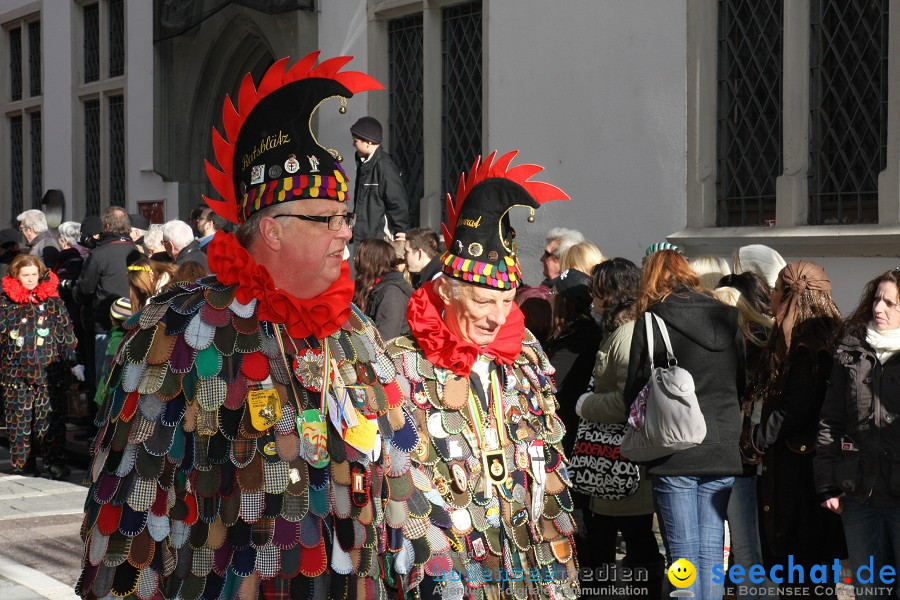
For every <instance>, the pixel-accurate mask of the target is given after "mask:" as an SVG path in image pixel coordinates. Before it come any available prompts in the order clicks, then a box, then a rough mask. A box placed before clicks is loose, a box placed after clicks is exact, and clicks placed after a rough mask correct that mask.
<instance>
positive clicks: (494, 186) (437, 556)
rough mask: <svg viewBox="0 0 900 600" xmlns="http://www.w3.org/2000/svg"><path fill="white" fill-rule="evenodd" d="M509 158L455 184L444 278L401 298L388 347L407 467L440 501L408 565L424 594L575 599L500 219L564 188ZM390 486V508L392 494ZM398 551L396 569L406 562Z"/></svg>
mask: <svg viewBox="0 0 900 600" xmlns="http://www.w3.org/2000/svg"><path fill="white" fill-rule="evenodd" d="M515 155H516V153H515V152H511V153H509V154H506V155H504V156H501V157H499V158H496V160H495V157H496V153H495V154H492V155H491V156H489V157H488V159H487V160H486V161H484V162H481V160H480V159H479V160H477V161H476V162H475V164H474V165H473V166H472V169H471V170H470V172H469V174H468V176H463V177H461V178H460V184H459V188H458V191H457V195H456V200H455V202H454V201H453V199H452V198H450V197H449V196H448V222H449V226H447V225H445V227H444V241H445V243H446V244H447V251H446V252H444V253H443V255H442V256H441V265H442V274H441V276H440V277H438V278H437V279H435V280H433V281H430V282H428V283H426V284H424V285H423V286H422V287H421V288H419V289H418V290H417V291H416V292H415V293H414V294H413V296H412V298H411V299H410V303H409V308H408V310H407V320H408V322H409V327H410V331H411V334H410V335H409V336H406V337H403V336H401V337H399V338H396V339H394V340H392V341H391V342H390V343H389V344H388V354H389V355H390V356H392V357H393V359H394V364H395V365H396V367H397V371H398V382H399V384H400V386H401V388H402V391H403V395H404V398H405V401H406V406H407V408H408V409H409V411H410V412H411V413H412V414H413V416H414V418H415V420H416V423H417V424H418V426H419V434H420V442H419V444H418V446H417V447H416V449H415V451H414V452H413V454H412V461H413V466H414V468H415V469H416V470H417V471H419V473H420V476H422V477H427V479H428V480H430V481H431V482H432V485H433V486H434V489H433V491H432V497H434V498H436V499H437V498H440V500H441V501H442V502H441V503H440V508H441V510H440V511H432V513H431V514H429V515H425V516H423V517H421V519H418V520H421V521H422V523H424V524H428V523H430V524H433V525H434V524H436V525H439V526H440V527H441V531H442V532H443V533H444V538H442V539H431V538H429V542H430V557H429V559H428V561H427V562H426V563H424V564H423V565H422V567H421V568H420V569H418V572H414V573H413V577H412V578H413V580H416V581H421V585H420V592H421V596H422V597H423V598H437V597H443V598H447V597H451V598H526V597H529V598H573V597H575V595H576V593H577V585H578V579H577V564H576V557H575V554H574V544H573V542H572V536H573V533H574V528H575V527H574V522H573V519H572V517H571V511H572V508H573V506H572V497H571V495H570V494H569V487H570V482H569V478H568V475H567V473H566V467H565V463H564V458H563V452H562V446H561V442H562V438H563V434H564V427H563V424H562V421H561V420H560V419H559V418H558V417H557V415H556V409H557V403H556V399H555V397H554V384H553V380H552V375H553V367H552V366H551V365H550V362H549V361H548V359H547V356H546V355H545V354H544V352H543V350H542V349H541V347H540V345H539V344H538V342H537V341H536V339H535V338H534V336H533V335H532V334H531V332H529V331H528V330H527V329H526V328H525V324H524V317H523V315H522V312H521V311H520V310H519V308H518V307H517V306H516V304H515V301H514V297H515V293H516V287H517V286H518V285H519V284H520V282H521V271H520V268H519V262H518V257H517V249H516V243H515V241H514V237H515V231H514V230H513V228H512V226H511V225H510V217H509V212H510V210H511V209H512V208H513V207H516V206H522V207H526V208H528V209H530V211H531V213H532V217H530V218H529V220H530V221H531V220H533V214H534V209H535V208H537V207H538V206H539V205H540V204H541V203H543V202H546V201H548V200H567V199H568V196H567V195H566V194H565V193H564V192H562V190H560V189H558V188H556V187H554V186H552V185H549V184H547V183H542V182H538V181H529V179H530V177H531V176H532V175H534V174H535V173H537V172H538V171H540V170H541V168H540V167H538V166H535V165H519V166H516V167H510V163H511V162H512V160H513V157H514V156H515ZM389 492H390V496H389V504H390V503H391V502H393V501H395V500H396V501H401V500H402V499H401V498H395V495H394V490H393V488H390V487H389ZM409 518H410V519H411V520H413V521H416V520H417V519H416V518H415V517H414V515H413V514H412V513H411V514H410V517H409ZM390 519H391V516H390V515H388V520H389V522H390ZM407 527H408V529H415V527H416V525H408V526H407ZM408 551H409V549H408V548H401V549H400V551H399V553H398V556H397V559H396V561H395V564H396V565H400V566H398V569H401V570H402V569H403V568H405V566H406V565H408V564H410V563H413V562H414V561H413V560H412V559H411V558H410V557H407V556H405V554H406V553H407V552H408ZM415 564H419V563H415ZM413 570H414V571H415V569H413Z"/></svg>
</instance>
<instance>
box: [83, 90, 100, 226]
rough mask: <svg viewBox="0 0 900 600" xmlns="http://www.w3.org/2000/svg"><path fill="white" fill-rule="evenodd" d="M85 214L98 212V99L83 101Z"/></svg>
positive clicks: (96, 213)
mask: <svg viewBox="0 0 900 600" xmlns="http://www.w3.org/2000/svg"><path fill="white" fill-rule="evenodd" d="M84 191H85V210H86V212H85V214H88V215H99V214H100V101H99V100H87V101H85V103H84Z"/></svg>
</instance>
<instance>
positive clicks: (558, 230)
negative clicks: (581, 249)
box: [547, 227, 584, 259]
mask: <svg viewBox="0 0 900 600" xmlns="http://www.w3.org/2000/svg"><path fill="white" fill-rule="evenodd" d="M553 241H555V242H556V251H555V252H554V253H553V254H554V256H556V258H557V259H558V258H559V257H560V256H562V255H563V253H564V252H565V251H566V250H568V249H569V248H571V247H572V246H574V245H575V244H579V243H581V242H583V241H584V234H583V233H581V232H580V231H575V230H574V229H566V228H565V227H554V228H553V229H551V230H550V231H548V232H547V243H548V244H549V243H550V242H553Z"/></svg>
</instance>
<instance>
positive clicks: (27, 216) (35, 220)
mask: <svg viewBox="0 0 900 600" xmlns="http://www.w3.org/2000/svg"><path fill="white" fill-rule="evenodd" d="M16 220H17V221H18V222H19V223H21V224H22V225H23V226H24V227H27V228H29V229H31V230H32V231H33V232H35V233H44V232H45V231H47V217H46V216H44V213H43V212H42V211H39V210H35V209H32V210H26V211H25V212H23V213H21V214H20V215H19V216H18V217H16Z"/></svg>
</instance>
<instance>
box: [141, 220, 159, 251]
mask: <svg viewBox="0 0 900 600" xmlns="http://www.w3.org/2000/svg"><path fill="white" fill-rule="evenodd" d="M162 241H163V225H162V224H161V223H153V224H152V225H150V229H148V230H147V233H145V234H144V244H146V245H147V248H149V249H150V251H151V252H152V251H154V250H158V249H159V248H162Z"/></svg>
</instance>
